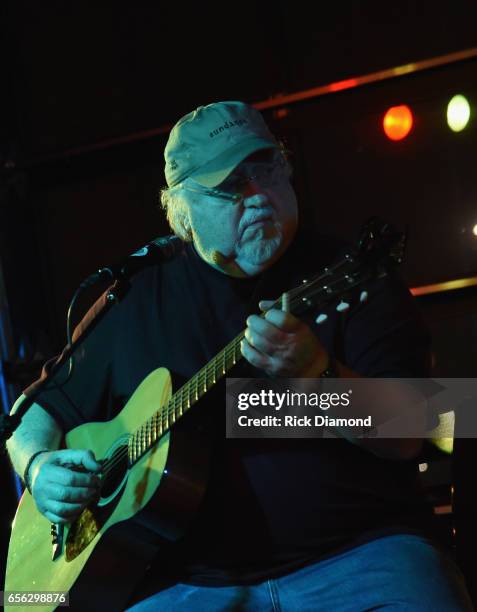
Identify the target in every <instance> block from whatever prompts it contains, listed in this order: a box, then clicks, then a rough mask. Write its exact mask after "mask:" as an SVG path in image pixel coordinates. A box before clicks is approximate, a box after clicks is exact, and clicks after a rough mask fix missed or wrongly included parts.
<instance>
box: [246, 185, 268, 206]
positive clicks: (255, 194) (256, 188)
mask: <svg viewBox="0 0 477 612" xmlns="http://www.w3.org/2000/svg"><path fill="white" fill-rule="evenodd" d="M243 198H244V199H243V203H244V206H246V207H253V206H266V205H267V204H269V198H268V197H267V195H266V194H265V193H264V192H263V190H262V189H261V188H260V185H258V184H257V183H256V182H255V181H249V182H248V183H247V186H246V187H245V189H244V191H243Z"/></svg>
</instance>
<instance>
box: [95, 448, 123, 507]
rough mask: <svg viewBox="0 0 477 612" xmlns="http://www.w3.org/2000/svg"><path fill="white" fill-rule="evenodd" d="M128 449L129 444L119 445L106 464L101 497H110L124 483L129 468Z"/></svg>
mask: <svg viewBox="0 0 477 612" xmlns="http://www.w3.org/2000/svg"><path fill="white" fill-rule="evenodd" d="M127 451H128V448H127V446H119V447H118V448H116V449H115V450H114V453H113V454H112V455H111V456H110V457H109V458H108V460H107V462H106V463H105V464H104V472H103V477H102V482H101V497H103V498H104V497H109V496H110V495H112V494H113V493H114V492H115V491H116V489H117V488H118V487H119V485H120V484H121V483H122V481H123V479H124V476H125V475H126V473H127V470H128V452H127Z"/></svg>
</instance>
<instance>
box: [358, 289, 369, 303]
mask: <svg viewBox="0 0 477 612" xmlns="http://www.w3.org/2000/svg"><path fill="white" fill-rule="evenodd" d="M367 299H368V292H367V291H361V294H360V296H359V301H360V302H361V304H362V303H363V302H366V301H367Z"/></svg>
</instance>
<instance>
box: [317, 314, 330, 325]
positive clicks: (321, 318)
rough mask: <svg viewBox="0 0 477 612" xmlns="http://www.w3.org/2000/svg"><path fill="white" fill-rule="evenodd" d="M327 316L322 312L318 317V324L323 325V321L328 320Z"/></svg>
mask: <svg viewBox="0 0 477 612" xmlns="http://www.w3.org/2000/svg"><path fill="white" fill-rule="evenodd" d="M327 318H328V315H325V314H320V315H318V316H317V317H316V322H317V323H318V325H321V324H322V323H324V322H325V321H326V319H327Z"/></svg>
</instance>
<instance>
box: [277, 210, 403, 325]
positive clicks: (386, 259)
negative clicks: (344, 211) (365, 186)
mask: <svg viewBox="0 0 477 612" xmlns="http://www.w3.org/2000/svg"><path fill="white" fill-rule="evenodd" d="M406 238H407V232H399V231H397V230H396V229H395V228H393V227H392V226H391V225H389V224H388V223H386V222H384V221H382V220H381V219H379V218H378V217H372V218H370V219H369V220H368V221H366V223H365V224H364V225H363V227H362V229H361V231H360V234H359V237H358V240H357V243H356V245H355V246H354V247H353V248H351V249H350V250H349V251H348V252H346V253H345V255H344V256H343V257H341V259H340V260H339V261H336V262H335V263H333V264H331V265H330V266H328V267H326V268H324V270H323V271H322V272H321V273H320V274H318V275H317V276H314V277H313V278H311V279H305V280H303V283H302V285H300V286H299V287H296V288H295V289H292V290H291V291H288V292H287V293H286V294H284V296H282V299H281V300H278V301H277V302H276V303H275V307H277V308H282V309H284V310H288V311H289V312H292V313H294V314H299V313H301V312H303V311H305V310H308V309H309V308H311V307H314V308H316V309H317V310H318V311H319V309H320V308H321V307H324V306H329V305H330V304H335V308H336V310H337V311H338V312H344V311H346V310H348V309H349V308H350V304H351V302H352V301H353V300H358V301H359V302H365V301H366V300H367V297H368V294H367V291H366V286H367V284H369V282H371V281H373V280H374V279H376V278H382V277H384V276H386V275H387V274H388V273H389V270H390V269H391V268H392V267H394V266H396V265H398V264H400V263H402V261H403V259H404V250H405V246H406ZM326 318H327V317H326V315H324V314H319V315H318V317H317V319H316V322H317V323H322V322H324V321H325V320H326Z"/></svg>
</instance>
